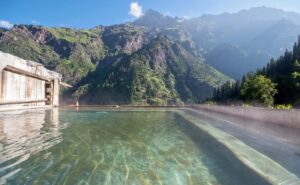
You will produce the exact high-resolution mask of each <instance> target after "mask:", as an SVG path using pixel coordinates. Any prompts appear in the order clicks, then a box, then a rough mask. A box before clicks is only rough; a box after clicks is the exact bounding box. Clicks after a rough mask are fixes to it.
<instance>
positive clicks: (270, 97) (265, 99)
mask: <svg viewBox="0 0 300 185" xmlns="http://www.w3.org/2000/svg"><path fill="white" fill-rule="evenodd" d="M276 93H277V89H276V84H275V83H273V82H272V81H271V79H269V78H266V77H265V76H263V75H248V76H247V77H246V78H245V81H244V83H243V84H242V88H241V96H242V97H243V98H245V99H246V100H248V101H258V102H260V103H263V104H265V105H268V106H271V105H273V104H274V95H275V94H276Z"/></svg>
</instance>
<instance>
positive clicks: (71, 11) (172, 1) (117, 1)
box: [0, 0, 300, 28]
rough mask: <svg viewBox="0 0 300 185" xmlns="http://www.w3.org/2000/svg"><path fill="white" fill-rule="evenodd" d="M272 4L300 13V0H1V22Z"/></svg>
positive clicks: (105, 19)
mask: <svg viewBox="0 0 300 185" xmlns="http://www.w3.org/2000/svg"><path fill="white" fill-rule="evenodd" d="M256 6H269V7H275V8H281V9H285V10H291V11H296V12H299V13H300V0H136V1H132V0H1V3H0V26H2V27H3V26H4V27H10V26H11V25H12V24H41V25H44V26H65V27H75V28H91V27H94V26H96V25H112V24H118V23H123V22H125V21H130V20H133V19H135V18H137V17H139V16H141V15H142V13H143V12H145V11H146V10H147V9H154V10H157V11H160V12H161V13H163V14H166V15H171V16H179V17H195V16H200V15H202V14H219V13H223V12H236V11H239V10H241V9H246V8H250V7H256Z"/></svg>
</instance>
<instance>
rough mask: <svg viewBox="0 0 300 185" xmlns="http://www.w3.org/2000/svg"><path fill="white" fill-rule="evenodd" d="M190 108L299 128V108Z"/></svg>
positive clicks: (206, 106) (205, 106)
mask: <svg viewBox="0 0 300 185" xmlns="http://www.w3.org/2000/svg"><path fill="white" fill-rule="evenodd" d="M192 108H194V109H199V110H205V111H209V112H216V113H221V114H226V115H229V116H236V117H240V118H243V119H251V120H256V121H260V122H264V123H270V124H277V125H280V126H285V127H290V128H299V129H300V110H295V109H294V110H275V109H266V108H256V107H247V108H246V107H237V106H215V105H192Z"/></svg>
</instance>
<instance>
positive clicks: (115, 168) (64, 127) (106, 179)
mask: <svg viewBox="0 0 300 185" xmlns="http://www.w3.org/2000/svg"><path fill="white" fill-rule="evenodd" d="M0 120H1V121H0V147H1V148H0V149H1V152H0V160H1V161H0V178H1V181H0V184H1V183H5V184H70V185H73V184H107V185H108V184H111V185H117V184H136V185H140V184H167V185H173V184H182V185H183V184H195V185H202V184H203V185H204V184H213V185H217V184H245V183H243V179H241V177H240V176H239V174H235V173H233V172H231V170H230V167H228V168H227V169H226V168H224V166H219V165H218V164H219V163H218V160H217V159H215V158H214V157H212V156H211V155H209V153H207V149H206V148H202V147H201V146H205V145H199V144H198V143H197V142H204V143H205V142H207V141H205V139H203V141H197V142H195V141H194V140H193V139H192V137H191V136H190V135H188V134H186V128H183V127H184V126H183V125H185V124H187V125H188V124H190V123H189V122H187V121H185V120H183V119H182V118H181V117H179V116H178V115H177V114H176V113H173V112H168V111H119V112H115V111H103V110H100V109H99V110H98V109H85V110H81V111H76V110H60V111H58V110H53V111H51V110H36V111H30V112H19V113H18V114H16V113H13V114H5V115H4V114H3V115H1V116H0Z"/></svg>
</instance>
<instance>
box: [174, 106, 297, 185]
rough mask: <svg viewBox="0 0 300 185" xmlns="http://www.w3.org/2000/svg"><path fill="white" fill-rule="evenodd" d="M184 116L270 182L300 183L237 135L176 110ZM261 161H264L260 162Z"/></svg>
mask: <svg viewBox="0 0 300 185" xmlns="http://www.w3.org/2000/svg"><path fill="white" fill-rule="evenodd" d="M175 112H176V113H177V114H178V115H180V116H181V117H182V118H184V119H185V120H187V121H188V122H190V123H192V124H193V125H194V126H196V127H197V128H199V129H200V130H201V131H203V132H205V133H207V134H208V135H209V136H210V137H211V138H212V139H214V140H216V141H217V142H218V143H220V144H222V145H223V146H224V147H225V148H226V149H228V150H230V152H231V154H232V155H233V157H234V158H236V159H237V160H239V161H240V162H241V163H243V164H244V165H245V166H246V167H247V168H248V169H249V170H251V171H252V172H254V173H255V174H257V175H259V176H260V177H262V178H263V179H264V180H265V181H266V182H267V183H269V184H280V185H298V184H299V185H300V179H298V177H297V176H296V175H294V174H293V173H291V172H289V171H288V170H286V169H285V168H283V167H282V166H281V165H280V164H278V163H277V162H275V161H274V160H272V159H270V158H269V157H267V156H265V155H263V154H262V153H260V152H258V151H256V150H255V149H253V148H251V147H250V146H248V145H246V144H245V143H244V142H242V141H240V140H239V139H237V138H236V137H234V136H232V135H230V134H228V133H226V132H224V131H222V130H220V129H218V128H216V127H214V126H212V125H210V124H209V123H206V122H205V121H202V120H200V119H199V118H198V117H196V116H192V115H190V114H188V113H186V112H183V111H182V110H176V111H175ZM259 161H263V163H260V162H259Z"/></svg>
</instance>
